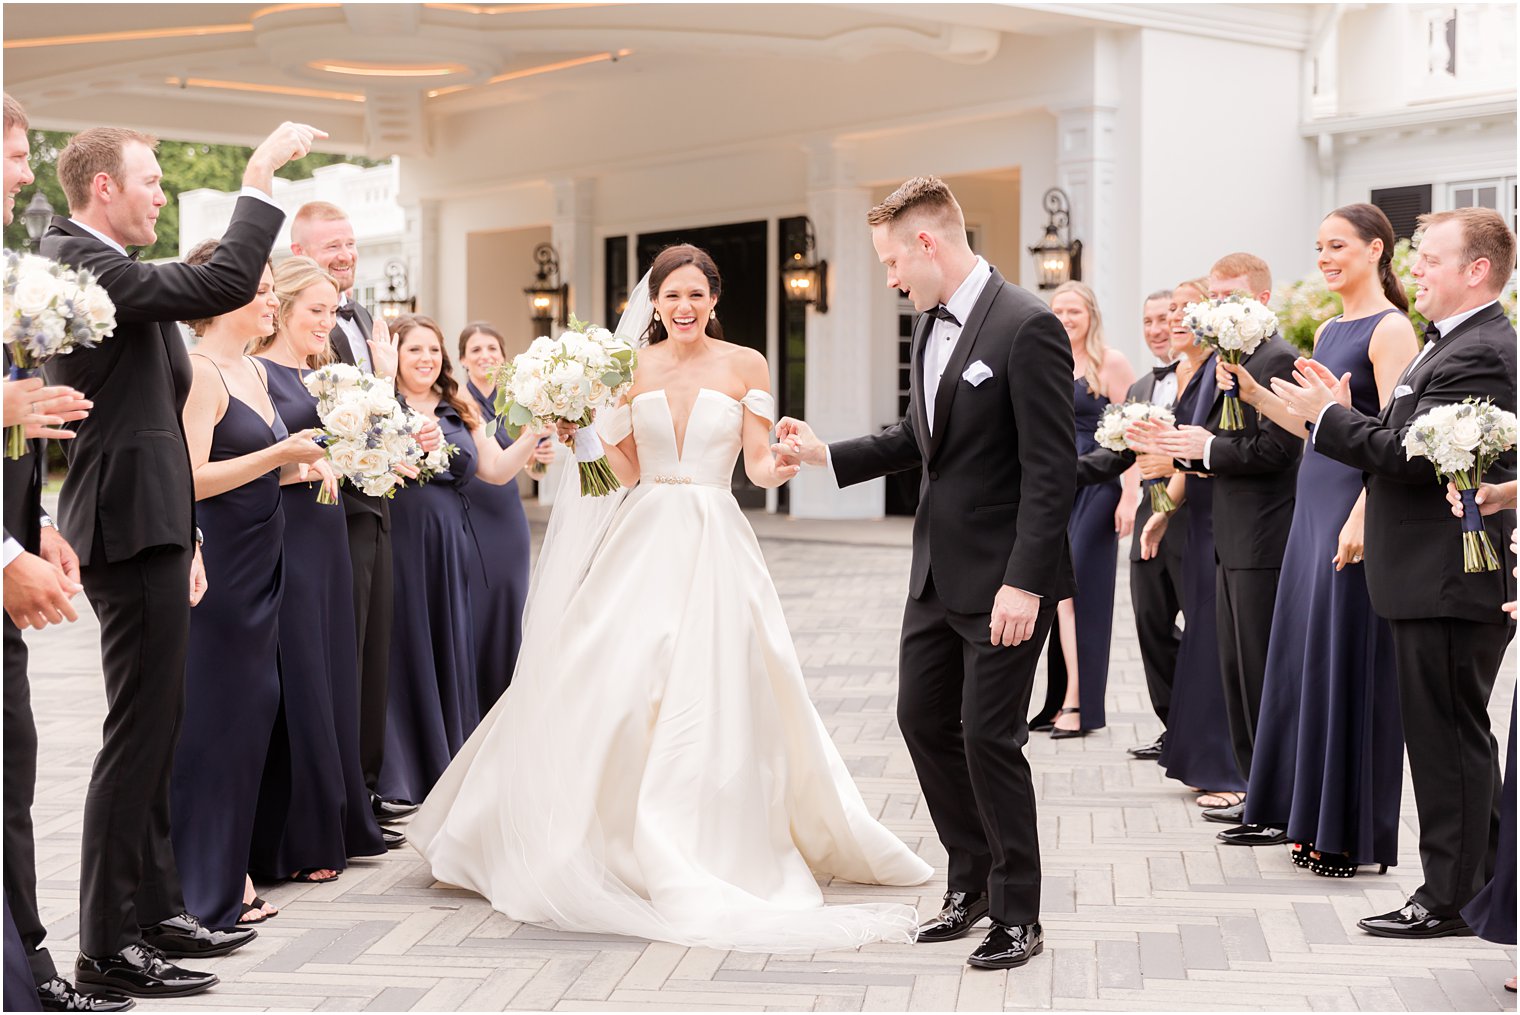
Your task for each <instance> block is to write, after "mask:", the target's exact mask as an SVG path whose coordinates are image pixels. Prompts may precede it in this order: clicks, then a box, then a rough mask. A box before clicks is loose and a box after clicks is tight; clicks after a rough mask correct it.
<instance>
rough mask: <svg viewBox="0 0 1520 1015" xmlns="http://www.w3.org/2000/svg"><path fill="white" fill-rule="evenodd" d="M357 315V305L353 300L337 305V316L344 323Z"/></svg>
mask: <svg viewBox="0 0 1520 1015" xmlns="http://www.w3.org/2000/svg"><path fill="white" fill-rule="evenodd" d="M358 314H359V305H358V304H357V303H355V302H354V301H353V300H349V301H348V302H347V303H339V304H338V316H339V317H341V318H343V319H344V320H345V321H352V320H353V319H354V318H355V317H357V316H358Z"/></svg>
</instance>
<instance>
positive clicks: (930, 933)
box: [918, 892, 991, 941]
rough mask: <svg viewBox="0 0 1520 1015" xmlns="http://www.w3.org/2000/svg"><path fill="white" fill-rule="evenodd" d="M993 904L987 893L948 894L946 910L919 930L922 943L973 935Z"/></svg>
mask: <svg viewBox="0 0 1520 1015" xmlns="http://www.w3.org/2000/svg"><path fill="white" fill-rule="evenodd" d="M990 906H991V903H990V902H988V901H987V893H986V892H946V893H945V908H944V909H941V910H940V911H939V915H938V916H936V917H935V918H934V919H932V920H930V921H929V922H928V923H925V924H921V925H920V926H919V928H918V939H919V940H920V941H954V940H955V939H956V938H961V937H965V936H966V935H967V934H969V933H971V928H972V927H973V926H975V925H976V922H977V921H978V920H980V919H981V918H982V917H984V916H986V915H987V910H988V908H989V907H990Z"/></svg>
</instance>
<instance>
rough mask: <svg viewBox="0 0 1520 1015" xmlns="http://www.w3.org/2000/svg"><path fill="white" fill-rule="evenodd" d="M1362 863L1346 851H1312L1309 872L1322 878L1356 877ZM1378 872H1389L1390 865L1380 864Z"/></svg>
mask: <svg viewBox="0 0 1520 1015" xmlns="http://www.w3.org/2000/svg"><path fill="white" fill-rule="evenodd" d="M1359 866H1360V865H1359V864H1358V863H1357V862H1356V861H1355V860H1353V859H1351V858H1350V857H1349V856H1347V855H1346V854H1344V853H1312V854H1310V857H1309V872H1310V873H1311V874H1318V875H1319V876H1320V877H1322V878H1354V877H1356V872H1357V868H1358V867H1359ZM1378 873H1379V874H1387V873H1388V865H1387V864H1386V863H1380V864H1378Z"/></svg>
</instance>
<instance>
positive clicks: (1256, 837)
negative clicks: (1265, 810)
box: [1219, 825, 1288, 846]
mask: <svg viewBox="0 0 1520 1015" xmlns="http://www.w3.org/2000/svg"><path fill="white" fill-rule="evenodd" d="M1219 841H1220V842H1223V843H1225V844H1226V845H1230V846H1280V845H1282V844H1283V843H1285V842H1287V841H1288V833H1287V832H1285V831H1283V830H1282V829H1281V828H1272V827H1270V826H1268V825H1236V826H1235V827H1234V828H1226V829H1225V830H1224V831H1222V832H1220V833H1219Z"/></svg>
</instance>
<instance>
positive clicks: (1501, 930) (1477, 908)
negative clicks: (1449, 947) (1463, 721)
mask: <svg viewBox="0 0 1520 1015" xmlns="http://www.w3.org/2000/svg"><path fill="white" fill-rule="evenodd" d="M1516 712H1520V700H1517V701H1516V702H1515V703H1514V704H1513V705H1511V706H1510V711H1509V760H1508V761H1506V762H1505V763H1504V790H1503V795H1502V796H1501V797H1500V803H1499V851H1498V853H1496V854H1495V856H1494V873H1493V876H1492V877H1491V878H1490V879H1489V882H1488V884H1486V885H1484V886H1483V888H1482V890H1481V891H1479V892H1478V894H1477V895H1474V896H1473V898H1472V901H1471V902H1469V903H1468V904H1467V905H1465V906H1463V907H1462V919H1464V920H1466V921H1467V925H1468V926H1469V927H1471V928H1472V929H1473V933H1475V934H1477V935H1478V936H1479V937H1481V938H1482V939H1483V940H1485V941H1492V942H1494V943H1495V944H1501V945H1512V944H1514V943H1515V714H1516Z"/></svg>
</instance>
